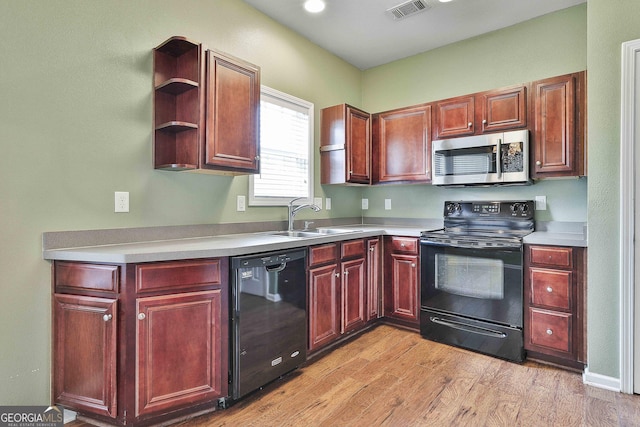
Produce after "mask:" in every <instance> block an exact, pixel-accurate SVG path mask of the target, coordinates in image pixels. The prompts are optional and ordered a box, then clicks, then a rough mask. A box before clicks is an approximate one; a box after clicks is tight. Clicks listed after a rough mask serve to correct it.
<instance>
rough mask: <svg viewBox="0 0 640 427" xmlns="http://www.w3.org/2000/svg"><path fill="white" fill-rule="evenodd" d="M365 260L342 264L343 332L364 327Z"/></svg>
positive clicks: (360, 259)
mask: <svg viewBox="0 0 640 427" xmlns="http://www.w3.org/2000/svg"><path fill="white" fill-rule="evenodd" d="M365 278H366V270H365V260H364V258H359V259H354V260H350V261H344V262H342V327H341V332H342V333H343V334H344V333H346V332H349V331H352V330H354V329H358V328H361V327H362V326H364V324H365V322H366V319H365V316H366V315H365V304H366V299H365V298H366V288H365Z"/></svg>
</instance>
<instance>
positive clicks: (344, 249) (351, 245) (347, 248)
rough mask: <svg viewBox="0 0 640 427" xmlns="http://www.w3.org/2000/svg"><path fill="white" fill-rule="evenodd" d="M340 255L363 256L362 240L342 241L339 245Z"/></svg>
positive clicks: (347, 256) (343, 256)
mask: <svg viewBox="0 0 640 427" xmlns="http://www.w3.org/2000/svg"><path fill="white" fill-rule="evenodd" d="M340 248H341V250H340V252H341V253H340V257H341V258H342V259H344V258H362V257H364V240H363V239H359V240H350V241H348V242H342V244H341V245H340Z"/></svg>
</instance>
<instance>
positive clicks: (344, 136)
mask: <svg viewBox="0 0 640 427" xmlns="http://www.w3.org/2000/svg"><path fill="white" fill-rule="evenodd" d="M320 182H321V183H322V184H370V183H371V116H370V114H369V113H367V112H365V111H362V110H360V109H358V108H355V107H352V106H351V105H348V104H340V105H334V106H332V107H327V108H323V109H322V110H321V111H320Z"/></svg>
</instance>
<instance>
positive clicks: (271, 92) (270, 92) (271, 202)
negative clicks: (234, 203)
mask: <svg viewBox="0 0 640 427" xmlns="http://www.w3.org/2000/svg"><path fill="white" fill-rule="evenodd" d="M264 95H266V96H268V97H272V98H275V99H278V100H281V101H284V102H285V103H290V104H295V105H297V106H299V107H302V108H303V109H306V110H307V112H308V114H309V123H308V126H309V146H308V150H309V151H308V154H309V169H308V171H307V173H308V184H307V185H308V194H309V195H308V197H307V198H304V199H300V201H299V202H298V203H312V201H313V198H314V147H315V135H314V117H315V110H314V104H313V103H312V102H310V101H306V100H304V99H301V98H298V97H295V96H293V95H289V94H288V93H285V92H281V91H279V90H277V89H273V88H270V87H268V86H264V85H261V86H260V100H261V101H262V97H263V96H264ZM260 123H262V118H261V119H260ZM260 132H262V129H260ZM261 149H262V144H261ZM259 155H261V153H260V154H259ZM260 162H262V157H261V159H260ZM256 175H259V174H256ZM256 175H250V176H249V206H286V205H287V204H288V203H289V202H290V201H291V200H292V199H293V198H294V197H295V196H291V197H265V196H256V195H255V194H254V179H255V176H256Z"/></svg>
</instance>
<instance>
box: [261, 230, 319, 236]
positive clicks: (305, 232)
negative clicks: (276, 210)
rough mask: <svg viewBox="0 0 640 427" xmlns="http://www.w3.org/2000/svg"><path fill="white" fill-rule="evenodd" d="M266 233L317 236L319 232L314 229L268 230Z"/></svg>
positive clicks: (272, 234)
mask: <svg viewBox="0 0 640 427" xmlns="http://www.w3.org/2000/svg"><path fill="white" fill-rule="evenodd" d="M266 234H269V235H271V236H287V237H318V236H319V235H320V233H317V232H315V231H298V230H293V231H269V232H267V233H266Z"/></svg>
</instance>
